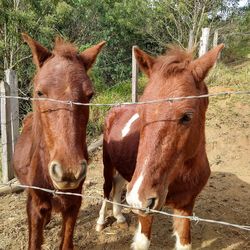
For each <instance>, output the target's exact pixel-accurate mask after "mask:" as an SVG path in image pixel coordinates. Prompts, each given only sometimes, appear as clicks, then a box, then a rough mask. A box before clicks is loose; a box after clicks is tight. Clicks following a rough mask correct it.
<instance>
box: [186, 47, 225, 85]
mask: <svg viewBox="0 0 250 250" xmlns="http://www.w3.org/2000/svg"><path fill="white" fill-rule="evenodd" d="M223 48H224V44H220V45H218V46H217V47H215V48H213V49H211V50H210V51H208V52H207V53H206V54H204V55H203V56H201V57H200V58H198V59H196V60H194V61H192V62H191V63H190V68H191V71H192V73H193V76H194V78H195V80H196V81H197V82H200V81H202V80H203V79H204V78H205V77H206V76H207V74H208V72H209V70H210V69H211V68H212V67H213V66H214V64H215V62H216V60H217V58H218V56H219V54H220V52H221V50H222V49H223Z"/></svg>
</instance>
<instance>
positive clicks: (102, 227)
mask: <svg viewBox="0 0 250 250" xmlns="http://www.w3.org/2000/svg"><path fill="white" fill-rule="evenodd" d="M104 227H105V226H104V224H96V227H95V230H96V231H97V232H101V231H102V230H103V229H104Z"/></svg>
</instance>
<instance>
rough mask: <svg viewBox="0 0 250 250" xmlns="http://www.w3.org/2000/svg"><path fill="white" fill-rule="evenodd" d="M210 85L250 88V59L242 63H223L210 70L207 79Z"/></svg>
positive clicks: (237, 88)
mask: <svg viewBox="0 0 250 250" xmlns="http://www.w3.org/2000/svg"><path fill="white" fill-rule="evenodd" d="M206 82H207V84H208V86H209V87H210V86H224V87H232V88H234V89H235V90H247V89H248V90H249V88H250V61H245V62H244V63H241V64H240V65H232V64H229V65H225V64H222V63H219V64H217V66H216V67H215V68H214V69H213V70H212V71H211V72H210V74H209V76H208V77H207V79H206Z"/></svg>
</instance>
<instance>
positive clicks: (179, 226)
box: [173, 205, 193, 250]
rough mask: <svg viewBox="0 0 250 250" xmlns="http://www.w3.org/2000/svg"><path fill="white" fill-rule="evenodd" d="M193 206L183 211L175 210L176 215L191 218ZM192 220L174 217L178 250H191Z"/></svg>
mask: <svg viewBox="0 0 250 250" xmlns="http://www.w3.org/2000/svg"><path fill="white" fill-rule="evenodd" d="M192 211H193V205H190V206H187V207H185V208H182V209H174V214H175V215H182V216H191V215H192ZM190 224H191V223H190V220H189V219H185V218H177V217H174V225H173V226H174V235H175V237H176V244H175V249H176V250H191V249H192V247H191V233H190Z"/></svg>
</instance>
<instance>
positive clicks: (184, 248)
mask: <svg viewBox="0 0 250 250" xmlns="http://www.w3.org/2000/svg"><path fill="white" fill-rule="evenodd" d="M174 236H175V237H176V243H175V249H176V250H191V249H192V246H191V244H187V245H182V244H181V241H180V236H179V234H178V233H177V232H174Z"/></svg>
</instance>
